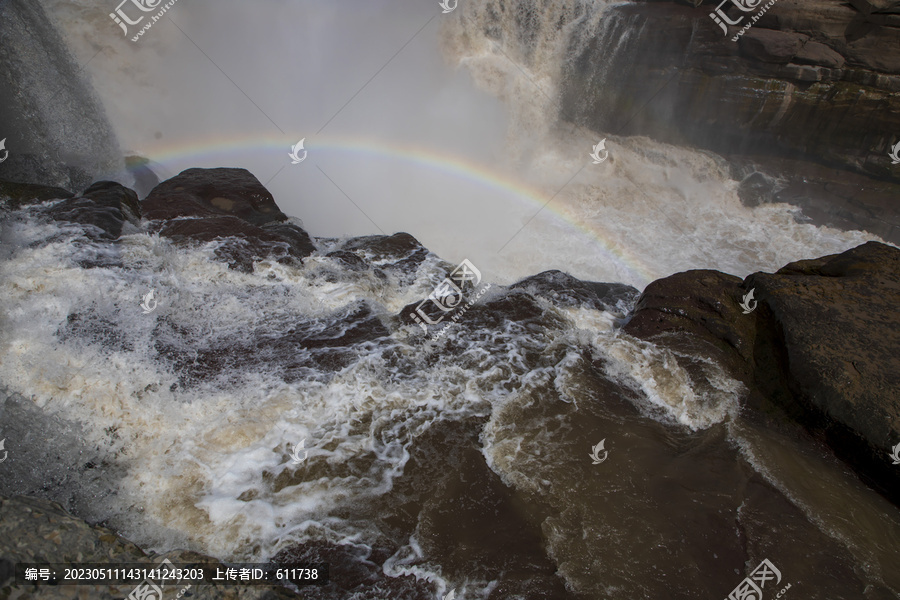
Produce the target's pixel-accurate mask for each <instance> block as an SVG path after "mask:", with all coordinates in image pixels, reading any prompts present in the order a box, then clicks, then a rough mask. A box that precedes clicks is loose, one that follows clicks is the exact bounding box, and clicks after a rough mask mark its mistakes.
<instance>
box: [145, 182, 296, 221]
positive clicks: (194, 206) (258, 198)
mask: <svg viewBox="0 0 900 600" xmlns="http://www.w3.org/2000/svg"><path fill="white" fill-rule="evenodd" d="M142 206H143V209H144V216H145V217H147V218H148V219H151V220H170V219H177V218H182V217H219V216H223V215H227V216H232V217H237V218H239V219H242V220H244V221H246V222H247V223H250V224H251V225H264V224H266V223H274V222H282V221H286V220H287V215H285V214H284V213H283V212H281V210H280V209H279V208H278V206H277V205H276V204H275V199H274V198H273V197H272V194H271V193H269V190H267V189H266V188H265V187H264V186H263V184H261V183H260V182H259V180H258V179H257V178H256V177H254V176H253V174H251V173H250V171H247V170H246V169H231V168H219V169H187V170H186V171H182V172H181V173H179V174H178V175H176V176H175V177H173V178H171V179H168V180H166V181H164V182H162V183H160V184H159V185H158V186H156V187H155V188H153V191H152V192H150V194H149V195H148V196H147V197H146V198H145V199H144V201H143V203H142Z"/></svg>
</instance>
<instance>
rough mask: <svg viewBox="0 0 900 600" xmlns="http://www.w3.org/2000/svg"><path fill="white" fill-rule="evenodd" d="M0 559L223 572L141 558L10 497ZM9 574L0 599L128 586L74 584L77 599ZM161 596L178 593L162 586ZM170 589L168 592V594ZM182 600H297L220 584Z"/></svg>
mask: <svg viewBox="0 0 900 600" xmlns="http://www.w3.org/2000/svg"><path fill="white" fill-rule="evenodd" d="M0 556H2V557H3V559H4V560H5V561H8V562H12V563H42V562H48V563H62V564H72V563H87V562H91V563H100V564H104V565H114V564H115V563H128V564H135V563H140V564H142V565H146V568H148V569H149V568H153V567H156V566H157V565H158V564H159V563H160V562H161V561H162V560H163V559H165V558H167V559H169V561H171V562H172V563H174V564H189V563H192V564H206V565H209V567H210V568H216V567H221V568H225V565H223V564H222V563H221V562H219V561H218V560H216V559H214V558H212V557H209V556H205V555H202V554H198V553H196V552H190V551H184V550H179V551H174V552H168V553H166V554H161V555H153V554H148V553H145V552H144V551H143V550H141V549H140V548H139V547H138V546H136V545H135V544H133V543H131V542H129V541H128V540H126V539H125V538H122V537H120V536H119V535H118V534H117V533H116V532H114V531H112V530H110V529H107V528H106V527H102V526H99V525H89V524H88V523H85V522H84V521H82V520H81V519H78V518H76V517H73V516H72V515H70V514H69V513H68V512H66V511H65V510H64V509H63V508H62V506H60V505H59V504H57V503H55V502H49V501H47V500H41V499H38V498H30V497H26V496H16V497H14V498H6V497H3V496H0ZM11 575H12V573H11V572H10V571H9V569H3V570H2V571H0V597H3V598H36V599H41V600H57V599H58V600H69V599H71V598H74V597H79V598H98V599H103V600H113V599H115V598H125V597H126V596H128V594H130V593H131V591H132V590H133V589H134V587H135V586H134V585H127V586H126V585H79V586H77V590H78V592H77V594H76V593H75V592H73V589H75V588H73V587H70V586H47V585H44V586H34V585H21V586H19V585H15V581H14V580H13V579H12V578H11ZM164 589H165V591H166V592H167V593H171V594H173V595H174V594H175V593H177V592H178V590H179V589H180V588H178V587H174V586H167V587H166V588H164ZM169 590H171V592H169ZM185 597H189V598H196V599H197V600H212V599H214V598H234V599H235V600H242V599H246V600H251V599H252V600H263V599H269V600H278V599H287V598H297V597H298V596H297V595H296V594H294V593H292V592H291V591H289V590H287V589H285V588H282V587H278V586H267V585H260V586H246V585H244V586H239V585H220V584H219V583H216V582H210V583H208V584H204V585H196V586H192V587H191V589H190V590H188V593H186V594H185Z"/></svg>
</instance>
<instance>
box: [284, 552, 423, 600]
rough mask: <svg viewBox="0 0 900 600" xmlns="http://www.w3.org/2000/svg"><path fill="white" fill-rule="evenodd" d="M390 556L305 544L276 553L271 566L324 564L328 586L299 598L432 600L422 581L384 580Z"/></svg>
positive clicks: (411, 578)
mask: <svg viewBox="0 0 900 600" xmlns="http://www.w3.org/2000/svg"><path fill="white" fill-rule="evenodd" d="M393 553H394V549H389V548H384V547H375V548H373V549H368V548H364V547H359V546H353V545H351V544H343V545H338V544H331V543H328V542H306V543H304V544H298V545H296V546H292V547H290V548H288V549H286V550H283V551H282V552H280V553H278V554H277V555H276V556H275V557H274V558H273V559H272V562H274V563H276V564H285V565H287V564H310V563H320V562H327V563H328V577H329V583H328V585H326V586H317V587H316V588H315V589H312V588H307V589H303V588H301V590H300V597H301V598H310V599H311V600H312V599H315V600H342V599H344V598H359V599H360V600H381V599H382V598H395V599H397V600H432V599H433V598H434V591H433V589H432V586H431V585H430V584H429V583H428V582H426V581H418V580H417V579H416V578H415V577H414V576H412V575H407V576H403V577H388V576H387V575H385V574H384V571H383V570H382V567H383V565H384V562H385V561H386V560H387V559H388V558H390V556H391V555H392V554H393Z"/></svg>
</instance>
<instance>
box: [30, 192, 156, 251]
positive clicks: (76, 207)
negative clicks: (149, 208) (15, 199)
mask: <svg viewBox="0 0 900 600" xmlns="http://www.w3.org/2000/svg"><path fill="white" fill-rule="evenodd" d="M47 214H48V215H50V216H51V217H52V218H54V219H56V220H58V221H68V222H70V223H78V224H80V225H85V226H87V228H86V233H87V234H88V235H89V236H90V237H96V238H97V239H105V240H115V239H118V238H119V236H120V235H121V234H122V228H123V226H124V225H125V223H126V222H129V223H131V224H132V225H134V226H135V227H138V226H139V225H140V219H141V206H140V203H139V202H138V198H137V194H135V193H134V192H133V191H132V190H130V189H128V188H126V187H125V186H123V185H122V184H119V183H116V182H114V181H99V182H97V183H94V184H93V185H91V186H90V187H89V188H88V189H86V190H85V191H84V192H83V193H82V194H81V195H80V196H75V197H72V198H68V199H66V200H63V201H62V202H59V203H58V204H55V205H54V206H53V207H51V208H50V209H49V210H48V211H47Z"/></svg>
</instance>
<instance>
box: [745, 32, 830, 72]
mask: <svg viewBox="0 0 900 600" xmlns="http://www.w3.org/2000/svg"><path fill="white" fill-rule="evenodd" d="M807 40H809V36H808V35H803V34H802V33H790V32H785V31H775V30H773V29H764V28H762V27H754V28H753V29H751V30H750V31H748V32H746V33H745V34H744V35H742V36H741V37H740V39H738V47H739V48H740V49H741V53H743V54H744V56H747V57H749V58H752V59H755V60H758V61H761V62H767V63H778V64H783V65H786V64H788V63H789V62H791V59H792V58H794V57H795V56H796V55H797V53H798V52H800V50H801V49H802V48H803V46H804V44H806V42H807ZM826 48H827V46H826ZM839 56H840V55H839Z"/></svg>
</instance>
